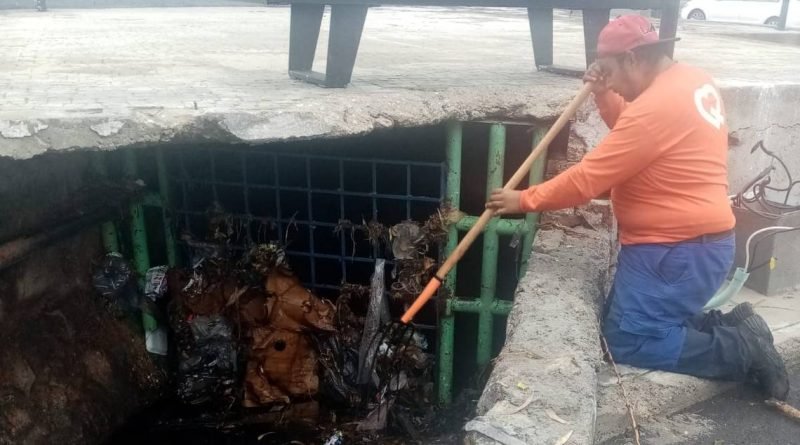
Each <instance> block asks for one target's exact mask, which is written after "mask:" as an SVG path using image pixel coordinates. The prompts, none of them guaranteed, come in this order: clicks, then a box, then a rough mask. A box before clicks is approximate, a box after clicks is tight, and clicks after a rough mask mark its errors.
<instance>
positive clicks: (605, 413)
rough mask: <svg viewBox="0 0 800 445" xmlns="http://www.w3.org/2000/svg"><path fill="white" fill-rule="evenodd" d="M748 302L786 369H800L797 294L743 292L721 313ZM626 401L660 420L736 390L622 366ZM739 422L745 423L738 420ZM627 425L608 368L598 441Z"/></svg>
mask: <svg viewBox="0 0 800 445" xmlns="http://www.w3.org/2000/svg"><path fill="white" fill-rule="evenodd" d="M745 301H749V302H750V303H751V304H753V306H754V307H755V309H756V312H758V313H759V314H760V315H761V316H762V317H764V319H765V320H766V321H767V323H768V324H769V326H770V329H772V331H773V334H774V336H775V346H776V347H777V349H778V351H780V353H781V355H782V356H783V358H784V360H786V362H787V365H788V366H789V367H793V368H796V367H798V365H800V290H795V291H791V292H786V293H784V294H782V295H776V296H772V297H765V296H763V295H761V294H759V293H757V292H755V291H752V290H750V289H747V288H744V289H742V292H740V293H739V295H737V296H735V297H734V298H733V299H732V300H731V301H730V302H729V303H727V304H725V305H724V306H722V307H721V308H720V309H721V310H723V311H728V310H730V309H732V308H733V306H735V305H736V304H738V303H742V302H745ZM619 369H620V371H621V373H622V374H623V385H624V386H625V388H626V390H627V392H628V398H629V399H630V400H631V402H632V403H634V404H635V406H636V413H637V415H638V416H640V418H641V419H643V420H645V421H648V420H647V419H652V418H663V417H664V416H665V415H668V414H671V413H675V412H678V411H680V410H683V409H685V408H687V407H689V406H691V405H693V404H695V403H697V402H699V401H702V400H706V399H709V398H711V397H714V396H715V395H717V394H721V393H723V392H725V391H726V390H729V389H731V388H733V387H735V386H737V385H735V384H732V383H727V382H714V381H710V380H704V379H698V378H695V377H690V376H684V375H680V374H672V373H668V372H661V371H649V370H643V369H639V368H633V367H630V366H624V365H620V366H619ZM742 422H749V420H748V419H742ZM629 425H630V420H629V419H628V416H627V412H626V411H625V408H624V401H623V399H622V398H621V396H620V392H619V387H618V385H617V383H616V377H615V376H614V374H613V371H612V370H611V369H610V367H609V366H608V365H604V366H603V368H602V369H601V371H600V377H599V385H598V402H597V440H598V441H602V440H606V439H608V438H610V437H613V436H616V435H617V434H619V433H620V432H622V431H625V430H626V429H628V427H629Z"/></svg>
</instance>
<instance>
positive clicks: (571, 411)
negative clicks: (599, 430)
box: [466, 228, 612, 445]
mask: <svg viewBox="0 0 800 445" xmlns="http://www.w3.org/2000/svg"><path fill="white" fill-rule="evenodd" d="M611 247H612V244H611V237H610V234H609V231H608V230H607V229H601V230H589V229H583V228H576V229H568V230H565V231H561V230H549V231H540V232H539V233H538V234H537V237H536V241H535V243H534V254H533V255H532V258H531V262H530V264H531V265H530V267H529V270H528V272H527V274H526V275H525V277H524V278H523V279H521V280H520V283H519V286H518V288H517V293H516V298H515V302H514V307H513V309H512V311H511V314H510V316H509V319H508V328H507V339H506V343H505V346H504V347H503V350H502V351H501V353H500V355H499V356H498V357H497V359H496V360H495V362H494V369H493V371H492V373H491V375H490V377H489V381H488V383H487V385H486V387H485V389H484V391H483V395H482V396H481V399H480V401H479V403H478V409H477V411H478V414H479V417H478V418H477V419H475V420H474V421H473V422H471V423H470V424H468V429H474V428H477V427H480V429H481V430H482V432H481V433H478V432H475V431H472V432H469V433H468V435H467V440H466V442H467V443H474V444H489V443H505V444H521V443H524V444H553V443H556V442H557V441H558V440H559V439H560V438H563V437H565V436H566V435H568V434H570V432H571V436H570V440H569V443H570V444H574V445H577V444H592V443H594V436H595V418H596V406H597V403H596V402H597V399H596V393H597V372H596V369H597V367H598V366H599V365H600V363H601V359H602V357H601V352H600V348H599V344H598V334H599V326H598V315H599V310H598V308H599V307H600V306H599V302H600V301H602V295H603V294H604V291H605V289H604V283H605V282H606V279H607V276H608V269H609V263H610V258H611V250H612V249H611ZM476 425H477V427H476ZM487 429H488V430H489V431H490V432H491V431H494V432H497V431H499V433H500V434H498V435H496V436H495V438H496V439H498V438H499V439H500V440H493V439H489V438H488V437H487V434H486V431H487ZM503 433H504V434H505V435H506V436H505V440H504V439H503V438H501V437H500V436H502V434H503ZM509 436H510V437H509Z"/></svg>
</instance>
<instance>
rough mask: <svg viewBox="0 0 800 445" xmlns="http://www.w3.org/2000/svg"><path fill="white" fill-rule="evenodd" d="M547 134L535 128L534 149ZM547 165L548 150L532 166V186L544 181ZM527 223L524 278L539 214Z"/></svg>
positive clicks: (521, 271) (522, 266)
mask: <svg viewBox="0 0 800 445" xmlns="http://www.w3.org/2000/svg"><path fill="white" fill-rule="evenodd" d="M545 133H547V129H546V128H543V127H539V126H537V127H535V128H534V130H533V141H532V145H531V146H532V147H536V145H538V144H539V142H540V141H541V140H542V138H543V137H544V135H545ZM546 165H547V150H545V151H544V153H542V154H541V156H539V157H538V158H537V159H536V161H534V163H533V165H532V166H531V174H530V180H529V183H530V185H534V184H539V183H540V182H542V181H543V180H544V171H545V166H546ZM525 223H526V225H527V226H528V227H527V228H526V230H525V232H524V233H525V236H524V237H523V238H522V261H520V264H519V276H520V277H523V276H524V275H525V272H527V270H528V260H529V259H530V257H531V251H532V250H533V238H534V236H535V235H536V226H537V225H538V224H539V214H538V213H528V214H527V215H526V216H525Z"/></svg>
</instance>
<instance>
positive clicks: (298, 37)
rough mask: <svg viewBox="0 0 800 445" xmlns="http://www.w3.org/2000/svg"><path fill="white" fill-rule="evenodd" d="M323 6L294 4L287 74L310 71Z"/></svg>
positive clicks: (323, 9)
mask: <svg viewBox="0 0 800 445" xmlns="http://www.w3.org/2000/svg"><path fill="white" fill-rule="evenodd" d="M324 11H325V5H312V4H305V3H295V4H293V5H292V13H291V14H292V16H291V23H290V28H289V72H290V73H291V72H292V71H311V66H312V65H313V64H314V53H315V52H316V50H317V40H318V39H319V29H320V26H321V25H322V13H323V12H324Z"/></svg>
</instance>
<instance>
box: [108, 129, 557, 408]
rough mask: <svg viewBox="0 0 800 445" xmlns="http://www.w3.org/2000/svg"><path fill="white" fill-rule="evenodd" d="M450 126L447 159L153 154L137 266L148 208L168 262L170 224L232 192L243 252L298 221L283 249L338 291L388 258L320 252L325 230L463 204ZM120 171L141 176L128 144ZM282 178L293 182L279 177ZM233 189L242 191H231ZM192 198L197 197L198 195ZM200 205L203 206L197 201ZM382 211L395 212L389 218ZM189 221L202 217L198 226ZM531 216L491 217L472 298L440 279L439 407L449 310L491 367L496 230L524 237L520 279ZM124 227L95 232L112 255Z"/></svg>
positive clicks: (346, 240) (172, 252) (137, 213)
mask: <svg viewBox="0 0 800 445" xmlns="http://www.w3.org/2000/svg"><path fill="white" fill-rule="evenodd" d="M506 130H507V129H506V125H504V124H502V123H492V124H490V131H489V141H488V143H489V150H488V159H487V162H486V166H487V183H486V187H485V194H486V195H485V196H486V197H487V198H488V194H489V193H490V192H491V190H492V189H495V188H499V187H502V183H503V170H504V164H505V154H506ZM446 132H447V139H446V162H445V163H438V162H415V161H405V160H403V161H398V160H386V159H364V158H348V157H339V156H320V155H310V154H293V153H274V152H269V151H266V150H254V149H250V150H185V151H183V150H172V151H170V152H169V153H166V154H165V153H164V152H162V151H161V150H157V151H156V157H155V160H156V168H157V178H158V191H159V192H158V193H153V194H150V195H147V196H145V198H144V199H143V200H142V201H141V202H137V203H134V204H132V205H131V207H130V209H129V217H130V224H129V225H127V227H126V230H129V231H130V234H129V237H128V239H129V240H130V244H131V245H130V252H131V255H132V256H133V263H134V267H135V270H136V272H137V273H138V274H139V276H141V277H143V276H144V273H145V272H146V271H147V269H148V268H149V267H150V266H151V264H150V255H149V252H148V234H147V230H146V224H145V221H144V208H145V207H155V208H157V209H158V210H159V211H161V214H162V217H163V227H164V229H163V232H164V237H165V240H164V245H165V248H166V257H167V258H168V263H169V264H170V265H175V264H177V262H178V256H179V255H178V253H179V243H178V242H177V237H176V228H180V229H181V230H184V231H186V230H188V231H193V230H203V229H204V228H205V227H207V222H208V221H207V217H208V214H207V213H206V211H207V205H208V204H211V203H212V202H214V201H219V200H220V199H221V198H223V197H225V196H228V197H230V196H234V195H238V196H239V198H238V199H237V202H238V204H233V205H226V204H229V203H225V202H222V204H223V206H224V207H225V210H226V213H228V214H229V215H231V216H232V217H234V218H237V219H239V220H241V221H244V222H245V224H244V227H245V230H244V231H243V235H242V238H241V239H240V240H239V241H240V244H239V247H240V248H242V249H244V248H246V247H247V246H249V245H252V244H253V243H258V242H265V241H267V240H282V241H284V242H285V241H286V239H285V236H283V239H282V236H281V235H282V234H285V230H286V229H287V228H288V227H290V226H292V225H294V226H300V227H303V230H304V233H305V234H306V237H307V238H306V240H305V241H304V244H303V245H302V246H296V247H295V248H290V249H288V250H287V254H288V255H290V256H293V257H295V258H298V259H306V260H307V261H309V263H308V264H309V274H308V276H307V279H306V280H304V281H305V284H306V285H307V286H309V287H311V288H314V289H316V290H322V289H338V287H339V285H340V283H341V282H342V281H346V280H347V279H348V278H349V277H351V276H352V275H353V272H352V271H351V270H350V268H351V267H357V265H358V264H361V265H362V266H367V269H368V272H367V274H368V273H369V271H371V264H372V263H373V262H374V259H375V258H376V257H378V256H382V257H385V256H386V254H385V252H379V251H377V249H378V248H377V247H375V246H373V247H371V250H370V248H368V249H367V250H366V251H365V250H358V249H357V248H356V247H351V246H352V244H351V243H350V237H352V236H354V235H353V234H352V233H347V231H346V230H345V231H340V232H339V233H338V234H337V235H336V238H337V239H336V245H335V246H333V247H332V250H330V249H329V250H326V249H320V248H318V247H319V243H318V241H319V239H320V238H321V237H322V236H327V235H323V234H331V233H333V229H334V228H336V227H337V226H338V225H339V220H342V219H350V220H353V219H356V220H357V218H359V217H363V219H364V220H365V221H369V220H381V222H383V223H385V224H393V223H397V222H400V221H401V220H404V219H417V220H421V219H424V218H425V216H427V215H430V214H431V213H433V212H435V211H436V209H437V208H439V207H440V206H441V205H442V204H443V203H445V202H446V203H447V204H448V205H450V206H451V207H453V208H460V205H461V188H462V187H461V186H462V142H463V141H462V139H463V124H462V123H460V122H450V123H448V124H447V125H446ZM533 132H534V136H533V141H532V142H533V145H534V146H535V145H536V144H537V143H538V142H539V141H540V140H541V138H542V137H543V135H544V129H542V128H539V127H536V126H533ZM215 152H220V153H224V156H223V157H221V158H217V157H215V154H214V153H215ZM545 158H546V156H541V157H540V158H539V159H538V160H537V161H536V163H534V166H533V168H532V170H531V173H530V181H529V182H530V184H536V183H539V182H541V180H542V178H543V175H544V166H545ZM219 160H223V162H227V163H232V165H235V166H237V167H236V168H234V170H236V171H235V172H234V173H231V171H227V172H225V173H223V172H222V171H221V170H220V169H219V166H218V165H217V164H218V163H219ZM264 160H267V161H266V162H265V161H264ZM198 163H199V164H198ZM187 164H191V165H187ZM200 164H204V165H205V164H207V165H206V166H202V165H200ZM97 168H98V170H99V171H100V172H104V171H105V166H104V164H103V162H102V161H101V162H98V166H97ZM384 169H388V170H386V171H389V170H393V169H394V170H397V171H402V174H400V175H397V174H395V175H386V174H382V171H383V170H384ZM315 171H323V172H326V173H325V174H324V175H322V176H325V177H327V180H326V181H324V182H325V184H318V183H315V179H313V178H314V177H315V175H314V172H315ZM124 172H125V174H126V175H128V176H130V177H137V173H138V165H137V157H136V154H135V152H134V151H132V150H128V151H127V152H126V153H125V162H124ZM426 172H427V173H426ZM431 175H432V176H434V177H435V180H434V181H431V179H430V176H431ZM400 177H403V179H402V181H404V182H403V187H400V188H403V191H401V192H398V190H399V188H398V184H397V182H398V181H400V179H398V178H400ZM282 178H291V179H290V180H286V181H284V180H283V179H282ZM352 178H356V179H357V181H356V182H357V183H359V184H361V185H360V186H358V187H356V186H354V185H353V183H352ZM419 178H423V179H422V180H420V179H419ZM391 182H394V183H391ZM421 182H424V183H428V184H431V183H435V184H436V187H427V190H420V189H419V187H418V185H419V183H421ZM388 183H391V186H390V187H389V189H390V190H391V191H387V189H386V187H388V186H384V185H382V184H388ZM365 184H366V185H365ZM231 190H237V191H238V192H237V193H233V194H231ZM286 194H291V195H293V196H295V197H299V199H297V200H296V201H298V202H299V203H300V205H299V206H295V207H294V208H290V207H291V206H288V207H287V203H286V200H285V196H286ZM194 195H198V196H200V198H202V199H199V201H198V200H197V199H196V198H197V196H194ZM254 195H256V196H261V197H265V196H272V198H271V205H272V206H273V207H271V210H270V211H266V212H264V211H262V212H260V213H259V211H258V209H257V205H258V203H257V202H256V201H254ZM282 199H283V200H284V201H283V202H282ZM356 201H359V202H361V205H360V207H359V206H356V207H359V208H360V209H361V210H360V211H351V210H348V203H349V202H356ZM201 202H202V203H203V204H204V205H199V204H198V203H201ZM418 206H419V207H418ZM398 209H400V210H399V211H398ZM354 212H355V213H354ZM321 213H325V214H326V216H324V217H323V216H322V215H321ZM387 214H391V215H392V216H389V217H387ZM193 219H198V221H196V222H194V221H193ZM476 220H477V217H476V216H463V217H462V218H461V219H460V220H459V221H458V222H457V223H456V224H454V225H453V226H451V227H450V229H449V231H448V237H447V244H446V247H445V252H444V253H445V255H449V254H450V252H452V251H453V249H455V247H456V245H457V244H458V240H459V233H460V232H466V231H468V230H469V229H470V228H471V227H472V226H473V225H474V224H475V222H476ZM354 222H355V221H354ZM537 222H538V215H536V214H528V215H526V216H525V218H524V219H505V218H504V219H500V218H495V219H493V220H492V221H491V222H490V224H489V225H488V226H487V228H486V229H485V231H484V233H483V251H482V258H481V273H480V286H479V289H476V290H475V292H474V294H472V295H457V293H456V281H457V273H456V272H457V269H456V268H453V270H452V271H451V273H450V274H449V275H448V276H447V277H446V280H445V283H444V286H443V289H442V291H441V292H440V294H439V295H438V296H437V299H439V301H440V303H441V300H442V299H444V300H445V301H444V304H439V305H438V306H439V307H442V308H443V309H444V311H443V313H440V314H439V320H438V329H439V342H438V390H439V391H438V392H439V402H440V403H442V404H448V403H450V402H451V400H452V392H453V367H454V356H453V355H454V340H455V330H456V323H455V314H456V313H471V314H477V316H478V329H477V354H476V357H475V363H476V364H477V365H478V366H479V367H482V366H485V365H487V364H488V363H489V361H490V360H491V353H492V342H493V327H494V322H495V317H497V316H506V315H508V313H509V312H510V310H511V305H512V302H511V301H508V300H504V299H501V298H498V297H497V272H498V270H497V269H498V256H499V252H500V249H501V245H500V236H509V235H510V236H512V237H518V238H520V239H521V243H522V244H521V261H520V262H519V270H518V276H522V274H523V273H524V272H525V270H526V269H527V262H528V258H529V256H530V253H531V248H532V244H533V237H534V233H535V228H536V225H537ZM264 227H267V228H268V229H267V232H268V233H263V228H264ZM121 228H122V227H121V226H116V227H115V224H113V223H110V222H109V223H105V224H103V225H102V227H101V233H102V236H103V241H104V245H105V247H106V249H107V250H108V251H119V249H120V239H121V237H120V236H119V230H120V229H121ZM329 247H330V246H329ZM324 261H333V262H336V263H338V268H339V274H338V275H337V276H335V277H333V278H331V275H330V274H327V275H326V274H322V273H320V271H319V270H318V266H319V263H318V262H324ZM362 275H363V274H362ZM323 276H324V277H323ZM367 276H368V275H367Z"/></svg>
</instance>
